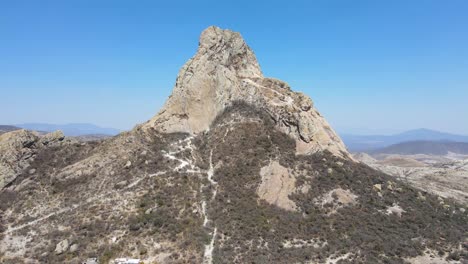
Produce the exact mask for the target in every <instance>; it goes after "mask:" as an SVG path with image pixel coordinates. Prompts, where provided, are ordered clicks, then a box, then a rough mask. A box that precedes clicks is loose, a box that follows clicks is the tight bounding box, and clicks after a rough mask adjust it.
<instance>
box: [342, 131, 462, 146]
mask: <svg viewBox="0 0 468 264" xmlns="http://www.w3.org/2000/svg"><path fill="white" fill-rule="evenodd" d="M341 138H342V139H343V141H344V143H345V144H346V146H347V147H348V149H349V151H351V152H366V151H373V150H377V149H381V148H385V147H388V146H391V145H394V144H398V143H402V142H409V141H439V142H440V141H451V142H468V136H462V135H455V134H450V133H444V132H440V131H435V130H430V129H425V128H422V129H415V130H410V131H406V132H403V133H400V134H395V135H349V134H343V135H341Z"/></svg>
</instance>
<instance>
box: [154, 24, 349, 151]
mask: <svg viewBox="0 0 468 264" xmlns="http://www.w3.org/2000/svg"><path fill="white" fill-rule="evenodd" d="M235 101H245V102H247V103H249V104H251V105H253V106H255V107H258V108H262V109H264V110H265V111H267V112H268V113H269V114H270V116H271V117H272V118H273V120H274V121H275V123H276V128H278V129H279V130H280V131H282V132H285V133H287V134H288V135H290V136H291V137H293V138H294V139H295V140H296V151H297V153H300V154H304V153H315V152H318V151H323V150H328V151H330V152H332V153H333V154H335V155H338V156H348V154H347V150H346V148H345V146H344V144H343V142H342V141H341V139H340V138H339V137H338V136H337V134H336V133H335V132H334V131H333V129H332V128H331V127H330V125H329V124H328V123H327V121H326V120H325V119H324V118H323V117H322V116H321V115H320V113H319V112H318V111H317V109H315V107H314V105H313V102H312V100H311V99H310V98H309V97H308V96H306V95H304V94H302V93H298V92H294V91H292V90H291V88H290V87H289V85H288V84H287V83H285V82H283V81H280V80H276V79H272V78H266V77H264V76H263V74H262V71H261V69H260V66H259V64H258V62H257V59H256V57H255V54H254V53H253V51H252V50H251V49H250V48H249V46H247V44H246V43H245V41H244V39H243V38H242V36H241V35H240V34H239V33H237V32H233V31H230V30H222V29H220V28H217V27H209V28H207V29H206V30H204V31H203V32H202V34H201V36H200V42H199V47H198V51H197V53H196V54H195V56H194V57H193V58H191V59H190V60H189V61H188V62H187V63H186V64H185V65H184V66H183V67H182V69H181V70H180V72H179V75H178V77H177V81H176V84H175V87H174V90H173V92H172V95H171V96H170V98H169V99H168V100H167V102H166V104H165V105H164V107H163V109H162V110H161V111H160V112H159V113H158V114H157V115H156V116H155V117H154V118H153V119H151V120H150V121H149V122H148V123H147V124H146V125H145V127H146V128H154V129H156V130H157V131H159V132H163V133H173V132H186V133H191V134H198V133H200V132H203V131H206V130H208V129H209V127H210V125H211V123H212V122H213V120H214V119H215V117H216V116H217V115H219V114H220V113H221V112H222V111H223V110H224V109H225V108H226V107H227V106H229V105H231V104H232V103H233V102H235Z"/></svg>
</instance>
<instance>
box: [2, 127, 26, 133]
mask: <svg viewBox="0 0 468 264" xmlns="http://www.w3.org/2000/svg"><path fill="white" fill-rule="evenodd" d="M19 129H21V128H19V127H15V126H7V125H0V134H3V133H6V132H11V131H15V130H19Z"/></svg>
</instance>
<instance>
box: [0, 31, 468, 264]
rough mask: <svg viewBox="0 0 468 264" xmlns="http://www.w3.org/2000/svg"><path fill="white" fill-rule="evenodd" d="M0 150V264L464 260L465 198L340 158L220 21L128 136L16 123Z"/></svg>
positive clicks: (304, 102) (338, 149) (329, 137)
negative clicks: (77, 133) (74, 135)
mask: <svg viewBox="0 0 468 264" xmlns="http://www.w3.org/2000/svg"><path fill="white" fill-rule="evenodd" d="M239 97H245V98H244V99H246V100H240V99H239ZM5 135H6V136H5ZM0 148H4V149H5V153H9V155H8V159H7V160H4V159H0V169H1V168H6V169H8V171H9V176H10V177H9V178H8V182H7V183H6V184H5V185H4V186H3V187H1V191H0V210H1V211H0V262H1V263H82V262H83V261H84V260H86V259H87V258H92V257H97V258H99V260H100V263H109V262H110V261H111V260H113V259H115V258H118V257H132V258H138V259H140V260H142V261H144V263H208V264H211V263H395V264H396V263H398V264H399V263H425V262H429V261H439V263H440V262H441V263H457V261H458V263H459V262H460V261H465V260H468V252H467V244H466V235H467V233H468V225H467V223H468V215H467V209H468V208H467V207H466V206H464V205H461V204H459V203H456V202H454V201H453V200H451V199H444V198H441V197H438V196H436V195H433V194H430V193H426V192H424V191H421V190H419V189H416V188H414V187H411V186H410V185H408V184H406V183H404V182H402V181H399V180H397V179H395V178H394V177H391V176H389V175H387V174H384V173H382V172H379V171H377V170H375V169H372V168H371V167H369V166H367V165H364V164H361V163H358V162H356V161H354V160H353V159H352V158H351V157H350V156H349V153H348V152H347V151H346V149H345V148H344V145H343V143H342V141H341V139H340V138H339V137H338V136H337V135H336V134H335V133H334V131H333V129H332V128H331V127H330V126H329V125H328V123H327V122H326V120H325V119H324V118H323V117H322V116H321V115H320V113H319V112H318V110H317V109H316V108H315V107H313V104H312V101H311V99H310V98H308V97H307V96H306V95H304V94H300V93H296V92H293V91H292V89H291V88H290V87H289V86H288V85H287V84H286V83H284V82H282V81H279V80H276V79H271V78H266V77H263V75H262V74H261V71H260V68H259V64H258V62H257V61H256V58H255V56H254V54H253V52H252V51H251V50H250V48H249V47H248V46H247V44H246V43H245V42H244V40H243V39H242V37H241V36H240V34H239V33H236V32H232V31H230V30H222V29H220V28H217V27H210V28H208V29H206V30H205V31H204V32H203V33H202V35H201V37H200V44H199V50H198V51H197V54H196V55H195V56H194V57H193V58H192V59H191V60H189V62H188V63H187V64H186V65H185V66H184V67H183V68H182V69H181V72H180V73H179V76H178V77H177V81H176V85H175V88H174V91H173V94H172V95H171V97H170V98H169V99H168V101H167V102H166V105H165V106H164V107H163V109H162V110H161V112H160V113H159V114H157V115H156V116H155V117H154V118H152V119H151V120H150V121H148V122H147V123H145V124H142V125H139V126H137V127H135V129H133V130H132V131H129V132H124V133H121V134H119V135H117V136H115V137H112V138H109V139H105V140H102V141H92V142H78V141H76V140H68V139H67V137H65V138H64V137H63V135H62V134H60V133H55V134H52V135H51V134H48V135H45V136H39V135H36V134H34V133H32V132H29V131H24V130H21V131H20V132H10V133H7V134H4V135H2V137H0ZM14 164H21V165H22V166H13V167H12V166H11V165H14ZM0 176H3V175H0Z"/></svg>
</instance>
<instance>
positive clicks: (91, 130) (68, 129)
mask: <svg viewBox="0 0 468 264" xmlns="http://www.w3.org/2000/svg"><path fill="white" fill-rule="evenodd" d="M15 126H17V127H20V128H24V129H28V130H35V131H44V132H53V131H56V130H61V131H62V132H63V133H64V134H65V136H83V135H108V136H114V135H117V134H118V133H120V131H119V130H118V129H115V128H104V127H99V126H97V125H93V124H87V123H71V124H64V125H58V124H45V123H26V124H17V125H15Z"/></svg>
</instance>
